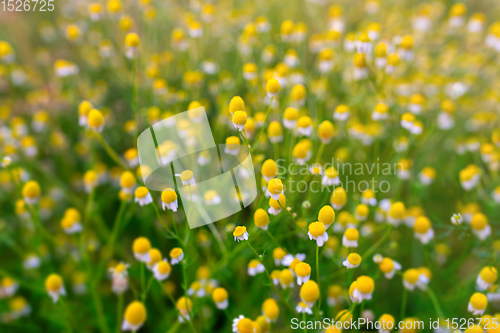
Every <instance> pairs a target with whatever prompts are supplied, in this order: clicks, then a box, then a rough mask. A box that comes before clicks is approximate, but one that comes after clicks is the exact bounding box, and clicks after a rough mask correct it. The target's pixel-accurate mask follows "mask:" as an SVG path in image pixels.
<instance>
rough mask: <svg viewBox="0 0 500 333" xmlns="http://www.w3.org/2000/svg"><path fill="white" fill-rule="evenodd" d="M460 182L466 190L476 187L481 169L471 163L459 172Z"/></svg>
mask: <svg viewBox="0 0 500 333" xmlns="http://www.w3.org/2000/svg"><path fill="white" fill-rule="evenodd" d="M459 179H460V184H461V185H462V187H463V188H464V190H466V191H470V190H471V189H473V188H475V187H476V186H477V184H478V183H479V180H480V170H479V168H478V167H477V165H475V164H469V165H468V166H467V167H466V168H465V169H462V170H461V171H460V173H459Z"/></svg>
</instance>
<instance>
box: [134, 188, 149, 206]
mask: <svg viewBox="0 0 500 333" xmlns="http://www.w3.org/2000/svg"><path fill="white" fill-rule="evenodd" d="M134 194H135V202H137V203H138V204H139V205H140V206H145V205H149V204H150V203H152V202H153V197H152V196H151V193H149V190H148V189H147V188H146V187H145V186H139V187H138V188H136V189H135V193H134Z"/></svg>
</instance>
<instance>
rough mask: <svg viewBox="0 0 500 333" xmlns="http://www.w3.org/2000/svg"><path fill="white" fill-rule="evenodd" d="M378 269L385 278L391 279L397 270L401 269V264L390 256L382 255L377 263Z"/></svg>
mask: <svg viewBox="0 0 500 333" xmlns="http://www.w3.org/2000/svg"><path fill="white" fill-rule="evenodd" d="M378 267H379V269H380V271H381V272H382V273H383V274H384V276H385V278H386V279H389V280H390V279H392V278H393V277H394V275H395V274H396V272H397V271H400V270H401V265H400V264H399V263H398V262H397V261H395V260H392V259H391V258H388V257H384V258H382V260H381V261H380V262H379V263H378Z"/></svg>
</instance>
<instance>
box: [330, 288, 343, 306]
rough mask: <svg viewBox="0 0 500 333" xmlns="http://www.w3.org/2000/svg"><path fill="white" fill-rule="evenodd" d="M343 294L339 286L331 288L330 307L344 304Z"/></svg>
mask: <svg viewBox="0 0 500 333" xmlns="http://www.w3.org/2000/svg"><path fill="white" fill-rule="evenodd" d="M342 292H343V291H342V287H341V286H340V285H338V284H334V285H331V286H329V287H328V291H327V302H328V306H335V305H337V304H340V303H341V302H342Z"/></svg>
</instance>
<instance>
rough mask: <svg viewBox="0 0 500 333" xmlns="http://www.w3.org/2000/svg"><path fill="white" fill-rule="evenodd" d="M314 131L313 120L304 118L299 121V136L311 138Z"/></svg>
mask: <svg viewBox="0 0 500 333" xmlns="http://www.w3.org/2000/svg"><path fill="white" fill-rule="evenodd" d="M312 131H313V126H312V120H311V118H310V117H308V116H302V117H300V118H299V120H298V121H297V133H298V134H299V135H304V136H310V135H311V133H312Z"/></svg>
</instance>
